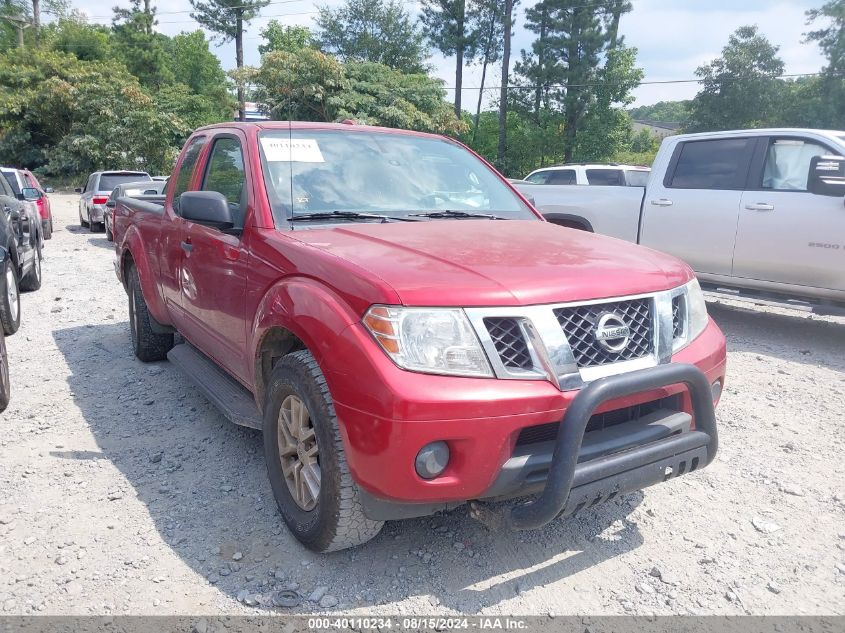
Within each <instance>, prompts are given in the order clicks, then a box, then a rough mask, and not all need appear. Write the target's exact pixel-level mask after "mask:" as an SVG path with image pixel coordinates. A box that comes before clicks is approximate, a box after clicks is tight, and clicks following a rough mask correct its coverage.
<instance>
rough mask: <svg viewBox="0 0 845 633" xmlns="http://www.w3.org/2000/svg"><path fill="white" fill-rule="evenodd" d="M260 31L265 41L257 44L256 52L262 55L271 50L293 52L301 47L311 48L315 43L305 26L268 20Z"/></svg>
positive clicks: (309, 30)
mask: <svg viewBox="0 0 845 633" xmlns="http://www.w3.org/2000/svg"><path fill="white" fill-rule="evenodd" d="M260 33H261V37H262V38H263V39H264V42H265V43H264V44H259V45H258V52H259V53H261V54H262V55H264V54H265V53H271V52H273V51H287V52H289V53H293V52H295V51H298V50H300V49H302V48H313V47H314V46H315V44H316V42H315V40H314V36H313V35H312V33H311V29H309V28H308V27H307V26H284V25H282V23H281V22H279V21H278V20H270V22H269V23H268V24H267V26H266V27H264V28H263V29H261V31H260Z"/></svg>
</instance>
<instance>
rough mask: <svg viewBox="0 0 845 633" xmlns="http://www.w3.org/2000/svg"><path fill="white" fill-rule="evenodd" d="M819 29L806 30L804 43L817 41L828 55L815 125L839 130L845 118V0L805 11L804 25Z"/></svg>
mask: <svg viewBox="0 0 845 633" xmlns="http://www.w3.org/2000/svg"><path fill="white" fill-rule="evenodd" d="M819 22H822V23H823V24H822V25H821V28H819V29H816V30H815V31H810V32H809V33H806V34H805V36H806V41H807V42H816V43H817V44H818V46H819V48H820V49H821V51H822V53H824V55H825V57H827V66H825V67H824V69H822V76H821V78H820V79H819V80H817V83H819V86H818V101H817V104H818V105H817V111H818V113H817V115H816V117H815V118H816V121H817V124H818V127H830V128H835V129H842V127H843V121H845V0H830V1H828V2H826V3H825V4H823V5H822V6H821V7H820V8H818V9H812V10H810V11H807V24H818V23H819Z"/></svg>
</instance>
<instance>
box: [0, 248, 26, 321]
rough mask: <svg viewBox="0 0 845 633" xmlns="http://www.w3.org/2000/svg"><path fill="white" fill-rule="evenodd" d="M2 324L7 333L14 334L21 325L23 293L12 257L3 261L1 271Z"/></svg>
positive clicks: (0, 306)
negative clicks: (21, 292)
mask: <svg viewBox="0 0 845 633" xmlns="http://www.w3.org/2000/svg"><path fill="white" fill-rule="evenodd" d="M0 273H2V275H0V325H2V326H3V332H5V333H6V335H7V336H8V335H10V334H14V333H15V332H17V331H18V328H19V327H20V326H21V295H20V288H19V287H18V271H17V270H16V269H15V265H14V264H13V263H12V259H11V258H10V257H7V258H6V261H4V262H3V266H2V271H0Z"/></svg>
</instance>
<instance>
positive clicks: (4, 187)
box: [0, 172, 15, 198]
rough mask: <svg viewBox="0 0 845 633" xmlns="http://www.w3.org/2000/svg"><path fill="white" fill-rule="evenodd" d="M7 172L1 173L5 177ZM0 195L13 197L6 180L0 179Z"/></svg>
mask: <svg viewBox="0 0 845 633" xmlns="http://www.w3.org/2000/svg"><path fill="white" fill-rule="evenodd" d="M6 173H7V172H3V175H4V176H6ZM0 195H3V196H9V197H11V198H14V197H15V194H14V192H13V191H12V188H11V187H10V186H9V181H8V180H7V179H6V178H0Z"/></svg>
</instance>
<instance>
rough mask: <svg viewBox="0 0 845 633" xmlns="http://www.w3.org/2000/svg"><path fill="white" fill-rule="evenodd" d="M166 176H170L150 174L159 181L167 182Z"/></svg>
mask: <svg viewBox="0 0 845 633" xmlns="http://www.w3.org/2000/svg"><path fill="white" fill-rule="evenodd" d="M168 178H170V176H152V179H153V180H160V181H161V182H167V179H168Z"/></svg>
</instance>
